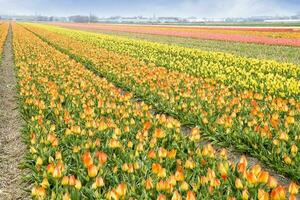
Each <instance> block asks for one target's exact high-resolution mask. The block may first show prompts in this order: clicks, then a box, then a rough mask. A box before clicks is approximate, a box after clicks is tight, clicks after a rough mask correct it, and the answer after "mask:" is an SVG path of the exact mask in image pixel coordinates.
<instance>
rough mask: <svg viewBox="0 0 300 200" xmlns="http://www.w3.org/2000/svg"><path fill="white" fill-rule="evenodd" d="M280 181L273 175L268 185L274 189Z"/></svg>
mask: <svg viewBox="0 0 300 200" xmlns="http://www.w3.org/2000/svg"><path fill="white" fill-rule="evenodd" d="M277 185H278V182H277V180H276V179H275V178H274V177H273V176H269V180H268V186H269V187H270V188H271V189H273V188H275V187H277Z"/></svg>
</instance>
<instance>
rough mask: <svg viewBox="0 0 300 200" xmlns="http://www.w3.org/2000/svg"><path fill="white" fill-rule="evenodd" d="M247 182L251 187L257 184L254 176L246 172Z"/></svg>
mask: <svg viewBox="0 0 300 200" xmlns="http://www.w3.org/2000/svg"><path fill="white" fill-rule="evenodd" d="M247 181H248V183H250V184H253V185H254V184H256V183H257V178H256V176H255V174H254V173H252V172H248V173H247Z"/></svg>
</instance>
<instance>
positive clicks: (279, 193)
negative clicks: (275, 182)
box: [271, 186, 286, 200]
mask: <svg viewBox="0 0 300 200" xmlns="http://www.w3.org/2000/svg"><path fill="white" fill-rule="evenodd" d="M271 199H272V200H284V199H286V196H285V190H284V188H283V187H281V186H279V187H277V188H274V189H273V190H272V192H271Z"/></svg>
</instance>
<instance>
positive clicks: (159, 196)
mask: <svg viewBox="0 0 300 200" xmlns="http://www.w3.org/2000/svg"><path fill="white" fill-rule="evenodd" d="M157 200H167V197H166V196H165V195H163V194H160V195H158V197H157Z"/></svg>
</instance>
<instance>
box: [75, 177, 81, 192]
mask: <svg viewBox="0 0 300 200" xmlns="http://www.w3.org/2000/svg"><path fill="white" fill-rule="evenodd" d="M81 186H82V185H81V181H80V180H79V179H76V180H75V188H76V189H77V190H80V189H81Z"/></svg>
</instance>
